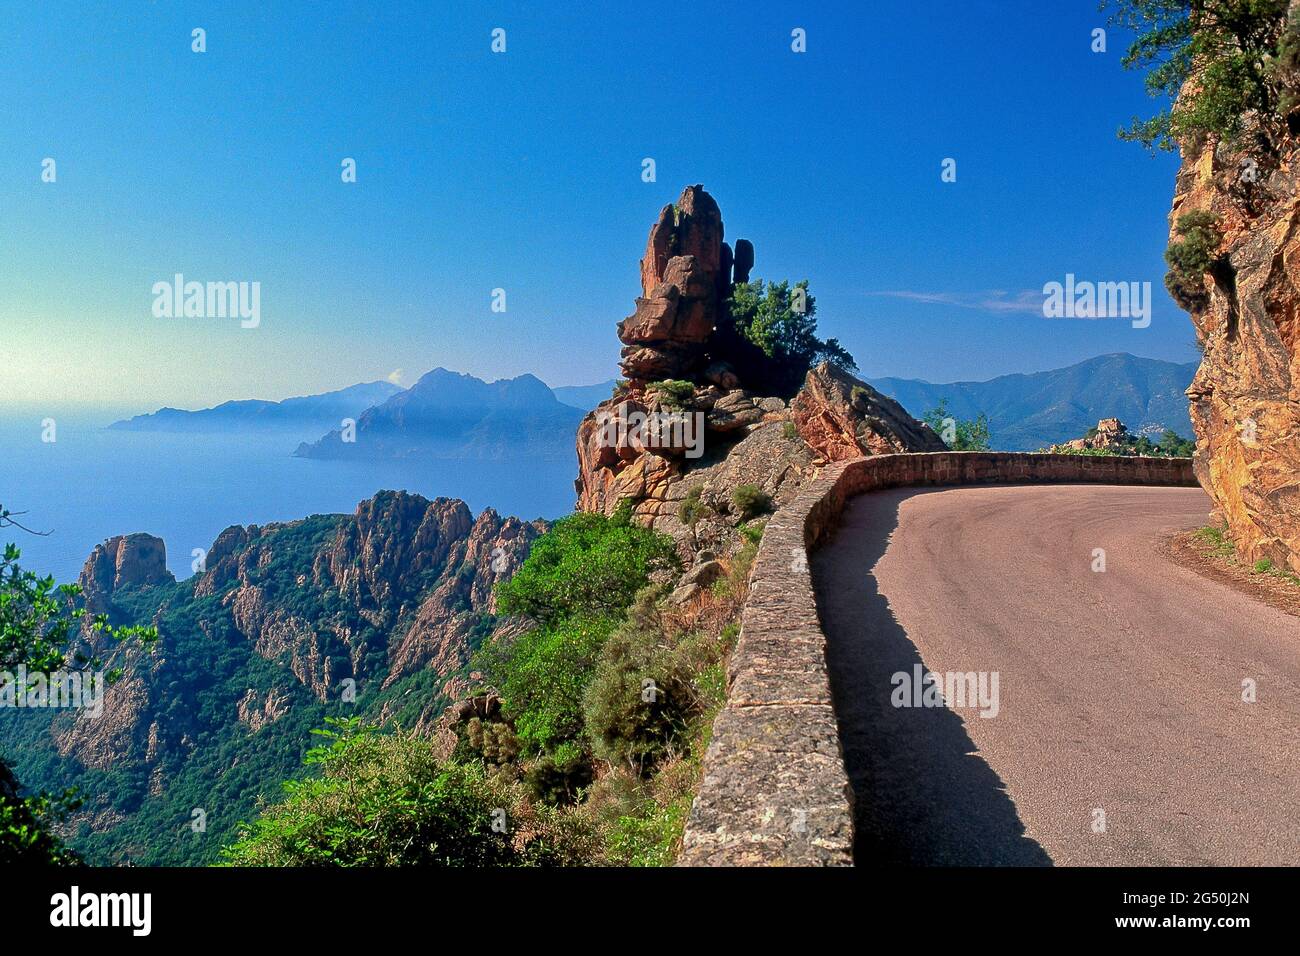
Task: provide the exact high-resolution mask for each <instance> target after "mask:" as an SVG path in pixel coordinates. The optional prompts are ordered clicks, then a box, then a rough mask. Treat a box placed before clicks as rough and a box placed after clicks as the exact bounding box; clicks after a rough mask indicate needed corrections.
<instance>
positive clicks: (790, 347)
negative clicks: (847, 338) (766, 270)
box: [728, 279, 858, 395]
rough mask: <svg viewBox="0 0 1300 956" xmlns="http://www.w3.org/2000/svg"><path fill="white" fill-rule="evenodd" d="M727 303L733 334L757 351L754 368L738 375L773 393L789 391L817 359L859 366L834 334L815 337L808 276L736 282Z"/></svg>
mask: <svg viewBox="0 0 1300 956" xmlns="http://www.w3.org/2000/svg"><path fill="white" fill-rule="evenodd" d="M728 304H729V306H730V309H731V319H732V322H733V323H734V328H735V331H736V333H737V335H738V336H739V337H740V338H741V339H743V340H744V341H745V342H747V343H749V344H750V345H751V346H753V347H754V348H756V349H757V350H758V351H759V352H761V357H759V356H751V358H750V361H751V362H752V363H753V364H756V365H758V366H759V367H758V368H754V369H741V379H742V381H752V380H758V381H761V382H762V383H764V384H765V385H766V386H767V387H769V388H771V389H772V390H773V391H774V392H776V393H777V394H783V395H784V394H789V395H793V394H794V393H795V392H796V391H798V390H799V386H800V385H802V384H803V380H804V376H805V375H807V374H808V369H810V368H812V367H813V366H814V365H817V364H819V363H821V362H830V363H831V364H832V365H836V366H838V367H839V368H842V369H844V370H845V371H846V372H853V371H856V370H857V367H858V366H857V363H855V362H854V361H853V356H852V355H850V354H849V353H848V350H847V349H845V348H844V347H843V346H841V345H840V343H839V341H838V340H836V339H826V340H825V341H822V340H821V339H819V338H818V337H817V319H816V317H815V316H816V314H817V300H816V299H814V298H813V295H812V293H811V292H809V291H808V280H807V279H804V280H803V281H802V282H797V283H795V284H794V286H791V285H790V283H789V282H788V281H786V282H772V283H765V282H764V281H763V280H762V279H758V280H756V281H753V282H737V283H736V285H735V288H734V290H733V291H732V294H731V299H730V301H729V303H728Z"/></svg>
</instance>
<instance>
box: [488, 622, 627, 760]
mask: <svg viewBox="0 0 1300 956" xmlns="http://www.w3.org/2000/svg"><path fill="white" fill-rule="evenodd" d="M617 625H618V618H617V617H615V616H613V615H612V614H590V613H589V614H581V615H577V616H574V617H565V618H558V619H555V620H553V621H552V623H550V624H546V625H544V626H542V627H536V628H533V629H532V630H530V631H527V632H525V633H523V634H521V635H520V636H519V637H517V638H515V639H514V640H508V639H505V638H498V639H497V640H495V641H493V642H492V643H491V644H489V645H488V646H487V647H486V648H484V649H483V650H482V651H480V652H479V653H478V654H477V655H476V656H475V658H474V666H475V667H477V668H478V669H480V670H482V671H483V673H484V676H485V677H486V678H487V680H488V681H489V682H490V683H492V684H493V685H494V686H495V687H496V688H497V690H498V691H499V692H500V694H501V696H502V698H504V700H505V706H506V714H507V716H508V717H509V718H510V719H511V720H512V721H513V722H514V727H515V733H516V734H517V735H518V737H519V740H520V742H521V744H522V745H523V751H524V753H526V754H529V755H533V754H540V753H543V752H545V751H547V750H550V749H552V748H554V747H557V746H558V745H560V744H562V743H564V742H566V741H569V740H573V739H575V738H577V737H578V736H579V735H580V734H581V733H582V694H583V690H584V689H585V688H586V686H587V682H588V681H589V680H590V679H591V675H592V674H593V673H594V672H595V669H596V661H597V659H598V657H599V654H600V649H601V647H603V646H604V643H605V641H606V640H607V639H608V638H609V635H610V634H612V633H613V631H614V628H615V627H616V626H617Z"/></svg>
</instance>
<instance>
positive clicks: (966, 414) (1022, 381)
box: [109, 353, 1197, 459]
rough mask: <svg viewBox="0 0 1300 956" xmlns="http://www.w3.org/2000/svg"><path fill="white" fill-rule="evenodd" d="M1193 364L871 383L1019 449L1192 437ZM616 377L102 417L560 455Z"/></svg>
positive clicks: (333, 452)
mask: <svg viewBox="0 0 1300 956" xmlns="http://www.w3.org/2000/svg"><path fill="white" fill-rule="evenodd" d="M1196 367H1197V364H1196V363H1195V362H1189V363H1187V364H1181V365H1180V364H1178V363H1176V362H1165V361H1161V360H1159V359H1149V358H1139V357H1138V356H1135V355H1129V354H1127V353H1115V354H1112V355H1099V356H1097V357H1096V358H1091V359H1088V360H1086V361H1083V362H1079V363H1078V364H1076V365H1071V366H1068V367H1067V368H1060V369H1053V370H1051V371H1047V372H1034V373H1030V374H1017V375H1001V376H999V377H997V378H994V379H990V380H988V381H985V382H951V383H948V384H934V383H932V382H925V381H920V380H917V379H904V378H874V379H870V380H869V381H870V384H871V385H873V386H874V387H876V388H877V389H879V390H880V391H881V392H883V393H885V394H886V395H888V396H890V397H891V398H893V399H895V400H897V401H898V402H900V403H901V404H902V405H903V407H904V408H906V409H907V410H908V411H909V412H911V413H912V415H914V416H917V417H920V416H921V415H924V414H925V413H926V412H928V411H929V410H930V409H932V408H935V407H936V406H937V405H938V404H939V403H940V402H941V401H944V400H947V403H948V411H949V413H950V414H951V415H952V416H953V417H955V418H975V417H976V416H977V415H979V414H980V413H981V412H983V413H984V414H987V415H988V418H989V431H990V436H991V439H992V443H993V447H995V448H1000V449H1005V450H1007V451H1026V450H1033V449H1038V448H1046V447H1047V446H1049V445H1053V444H1057V443H1059V442H1064V441H1068V440H1069V439H1071V438H1077V437H1078V436H1080V435H1082V434H1084V433H1085V432H1087V430H1088V429H1089V428H1092V427H1093V426H1095V425H1096V424H1097V422H1098V421H1099V420H1100V419H1102V418H1118V419H1120V420H1121V421H1123V422H1124V424H1125V425H1127V426H1128V427H1129V430H1130V431H1132V432H1134V433H1136V434H1143V433H1145V434H1149V435H1157V434H1159V433H1160V432H1163V431H1164V430H1165V429H1166V428H1172V429H1173V430H1174V431H1176V432H1178V434H1180V435H1183V436H1185V437H1186V436H1190V435H1191V434H1192V423H1191V419H1190V418H1189V417H1188V412H1187V397H1186V395H1185V394H1184V392H1185V391H1186V390H1187V387H1188V386H1189V385H1190V384H1191V381H1192V376H1193V375H1195V374H1196ZM614 385H615V380H613V379H611V380H609V381H608V382H600V383H597V384H595V385H565V386H559V387H557V388H554V389H552V388H548V387H547V386H546V384H545V383H543V382H542V381H541V380H540V379H538V378H536V377H534V376H532V375H520V376H519V377H517V378H511V379H501V380H499V381H495V382H485V381H483V380H482V379H478V378H475V377H474V376H472V375H464V374H461V373H458V372H452V371H449V370H447V369H445V368H436V369H434V370H433V371H432V372H429V373H428V374H427V375H425V376H424V377H422V378H421V379H420V380H419V381H418V382H416V383H415V384H414V385H413V386H411V387H410V388H408V389H402V388H400V387H399V386H397V385H393V384H392V383H390V382H368V383H366V384H364V385H353V386H352V387H350V388H344V389H340V390H338V391H335V392H326V393H324V394H322V395H308V396H304V397H302V398H289V399H285V400H284V401H282V402H269V401H235V402H225V403H224V404H221V405H218V406H216V407H215V408H208V409H203V410H200V411H182V410H180V409H175V408H163V409H159V410H158V411H157V412H154V413H153V414H152V415H137V416H136V417H134V418H131V419H128V420H126V421H120V422H115V423H114V424H113V425H111V426H109V427H111V428H114V429H119V430H130V431H173V432H175V431H180V432H219V431H225V430H237V429H247V428H261V429H273V428H285V429H288V428H290V427H292V428H293V429H295V430H296V431H298V432H300V433H301V435H310V434H318V435H321V436H322V437H320V438H319V439H317V440H315V441H309V442H303V443H302V444H301V445H299V446H298V449H297V451H296V452H294V454H296V455H298V456H299V457H303V458H332V459H339V458H346V459H365V458H385V459H391V458H419V457H438V458H504V457H516V456H518V455H534V456H540V457H547V458H555V457H559V456H568V455H572V454H573V441H574V432H575V430H576V429H577V426H578V423H579V422H580V421H581V419H582V416H583V414H584V413H585V412H587V411H589V410H590V409H592V408H594V407H595V406H596V405H598V404H599V403H600V402H602V401H604V400H605V399H606V398H609V396H610V394H611V392H612V391H613V388H614ZM345 418H350V419H354V420H355V421H356V429H355V439H356V440H355V441H344V433H343V428H342V426H343V420H344V419H345ZM301 435H300V436H299V437H301Z"/></svg>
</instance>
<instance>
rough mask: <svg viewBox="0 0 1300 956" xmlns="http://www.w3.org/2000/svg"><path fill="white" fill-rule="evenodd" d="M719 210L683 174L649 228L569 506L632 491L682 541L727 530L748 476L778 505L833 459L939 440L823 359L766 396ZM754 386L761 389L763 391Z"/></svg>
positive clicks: (582, 431) (741, 258)
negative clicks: (609, 386)
mask: <svg viewBox="0 0 1300 956" xmlns="http://www.w3.org/2000/svg"><path fill="white" fill-rule="evenodd" d="M724 236H725V229H724V227H723V222H722V213H721V211H720V210H719V208H718V204H717V203H716V202H715V201H714V199H713V197H712V196H710V195H709V194H708V193H707V192H705V190H704V188H703V187H702V186H698V185H697V186H688V187H687V188H686V189H685V190H684V191H683V192H682V194H681V197H680V198H679V199H678V200H677V202H676V203H673V204H671V205H668V206H664V207H663V209H662V210H661V211H660V213H659V217H658V219H657V220H656V221H655V223H654V225H652V226H651V228H650V234H649V237H648V238H647V240H646V251H645V256H644V257H643V258H642V260H641V296H640V297H639V298H637V300H636V308H635V311H634V312H633V314H632V315H630V316H629V317H628V318H626V319H624V320H623V321H622V322H620V323H619V324H618V336H619V340H620V341H621V342H622V343H623V349H622V371H623V374H624V376H626V381H625V382H624V383H622V385H621V386H620V388H619V390H618V391H617V392H616V394H615V395H614V397H612V398H610V399H608V400H606V401H605V402H602V403H601V404H600V405H599V406H598V407H597V408H596V409H594V410H593V411H592V412H591V413H589V414H588V415H587V417H586V418H585V419H583V421H582V424H581V425H580V426H579V428H578V441H577V445H578V478H577V481H576V482H575V487H576V490H577V492H578V505H577V506H578V509H579V510H582V511H595V512H601V513H604V514H612V513H613V511H614V509H615V508H617V507H618V505H619V502H620V501H622V500H624V499H631V501H632V503H633V510H634V513H635V514H636V515H637V516H638V517H639V518H640V519H641V520H642V521H643V522H645V523H646V524H649V525H652V526H653V527H655V528H656V529H658V530H661V531H664V532H666V533H669V534H671V535H673V536H674V537H676V538H678V539H679V540H682V541H687V542H689V544H690V545H691V546H697V545H699V544H701V543H702V542H703V543H712V542H713V540H714V539H716V538H721V537H724V536H725V528H726V527H727V526H729V525H730V526H734V525H735V524H737V523H738V522H739V521H741V520H742V519H743V518H744V517H746V515H745V514H743V513H742V510H741V509H740V508H739V507H738V506H737V505H736V504H735V503H734V501H733V500H732V498H733V493H734V490H735V489H736V488H737V487H738V486H740V485H754V486H756V487H757V488H758V489H760V490H761V492H762V493H763V494H765V495H766V496H768V497H769V498H770V499H771V502H772V504H773V505H776V506H779V505H781V504H783V503H785V502H786V501H787V500H789V499H790V498H791V497H792V496H793V494H794V493H795V491H796V490H797V488H798V487H799V485H800V484H801V483H802V482H803V481H805V480H806V479H807V478H809V477H810V476H811V475H813V474H815V473H816V471H817V469H818V468H819V467H820V466H822V465H824V464H826V463H827V462H831V461H838V460H841V459H843V458H850V457H857V456H859V455H870V454H878V453H881V452H898V451H941V450H943V449H944V445H943V442H942V441H940V440H939V437H938V435H936V434H935V433H934V432H933V431H932V430H931V429H930V428H929V427H928V426H926V425H924V424H922V423H920V422H917V421H916V420H915V419H913V418H912V417H911V416H910V415H908V414H907V412H906V411H904V410H903V408H902V406H901V405H899V404H898V403H897V402H895V401H894V400H893V399H890V398H887V397H886V396H884V395H881V394H880V393H879V392H877V391H876V390H875V389H873V388H872V387H871V386H869V385H867V384H866V383H865V382H861V381H859V380H857V379H856V378H854V377H853V376H851V375H849V374H848V373H846V372H844V371H842V370H840V369H838V368H835V367H833V366H831V365H828V364H823V365H820V366H818V367H817V368H814V369H812V370H810V371H809V372H808V374H807V379H806V381H805V383H804V386H803V388H802V389H800V391H799V392H798V394H797V395H795V396H794V397H793V399H790V396H789V395H785V396H782V395H776V394H771V393H770V391H769V387H768V386H767V385H766V382H767V381H768V380H769V376H767V375H765V374H764V365H765V362H767V359H766V358H765V356H764V355H763V354H762V353H761V351H760V350H759V349H758V348H757V347H756V346H755V345H753V344H752V343H750V342H749V341H747V340H746V339H745V338H744V336H743V335H741V334H739V333H738V332H737V330H736V328H735V326H734V323H733V321H732V319H731V312H730V306H729V301H728V300H729V299H730V296H731V293H732V289H733V287H734V285H735V283H738V282H746V281H749V279H750V271H751V270H752V268H753V266H754V246H753V244H752V243H750V242H749V241H748V240H744V239H740V240H737V242H736V244H735V248H734V250H733V248H732V247H731V246H730V245H729V244H728V243H727V242H726V241H725V239H724ZM765 391H766V392H767V394H765Z"/></svg>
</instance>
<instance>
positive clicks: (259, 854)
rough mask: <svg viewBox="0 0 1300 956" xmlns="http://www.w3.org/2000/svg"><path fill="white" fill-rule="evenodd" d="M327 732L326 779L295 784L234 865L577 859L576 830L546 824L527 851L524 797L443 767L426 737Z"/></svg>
mask: <svg viewBox="0 0 1300 956" xmlns="http://www.w3.org/2000/svg"><path fill="white" fill-rule="evenodd" d="M317 733H320V734H321V735H323V736H324V737H325V738H326V739H327V741H328V743H326V744H324V745H322V746H319V747H314V748H312V750H310V751H309V752H308V755H307V764H308V765H309V766H311V767H313V768H315V769H316V770H318V771H319V773H320V776H318V777H314V778H309V779H306V780H301V781H292V782H289V783H286V784H285V791H286V797H285V799H284V800H283V801H282V802H281V803H278V804H273V805H271V806H269V807H267V808H265V809H264V810H263V811H262V813H261V815H260V816H259V817H258V818H257V819H256V820H255V821H253V822H252V823H249V824H245V825H243V827H242V828H241V835H240V839H239V840H238V841H237V842H236V843H234V844H233V845H231V846H229V847H227V848H226V849H225V850H224V851H223V854H222V855H223V858H224V860H225V862H226V863H227V864H229V865H234V866H281V867H283V866H515V865H523V864H526V863H528V862H530V861H534V862H535V861H537V860H555V859H561V858H568V857H569V856H570V854H569V853H568V851H567V850H566V843H567V841H568V839H569V837H571V836H572V832H571V831H570V834H569V836H563V835H562V834H561V831H560V830H556V829H551V828H548V827H547V826H545V825H538V824H537V823H536V821H530V824H531V825H530V826H529V827H528V828H527V833H528V836H527V837H526V838H525V839H524V841H523V844H524V845H523V846H522V847H521V846H519V845H517V842H516V839H515V835H514V834H515V831H516V820H515V819H514V818H515V817H516V815H517V813H518V811H519V807H520V803H519V797H518V795H517V794H514V793H511V792H510V791H509V789H508V788H507V787H506V786H505V785H503V784H501V783H500V782H497V781H493V780H492V779H491V778H489V777H488V776H487V775H486V774H485V773H484V771H483V769H482V768H481V767H479V766H475V765H461V764H456V763H450V762H441V761H439V760H438V759H437V758H436V757H435V756H434V754H433V745H432V743H431V742H430V741H428V740H426V739H423V738H421V737H419V736H417V735H415V734H412V733H401V732H399V733H395V734H388V735H381V734H379V733H377V732H376V731H375V730H374V729H373V728H367V727H364V726H363V725H362V724H361V723H360V721H359V720H358V719H356V718H351V719H348V720H332V721H331V722H330V726H329V727H328V728H327V729H326V730H324V731H318V732H317ZM494 824H496V825H495V826H494ZM502 824H504V826H503V825H502Z"/></svg>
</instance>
